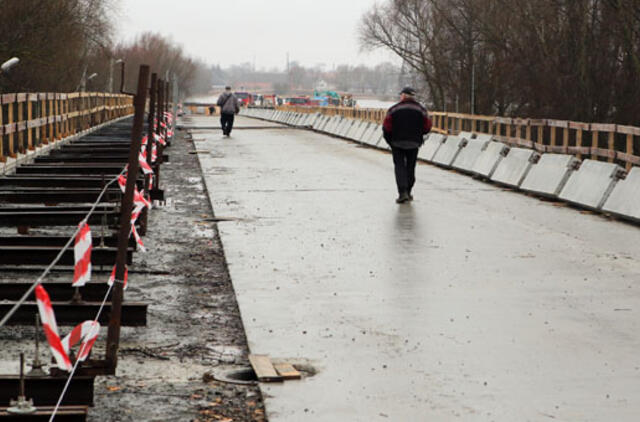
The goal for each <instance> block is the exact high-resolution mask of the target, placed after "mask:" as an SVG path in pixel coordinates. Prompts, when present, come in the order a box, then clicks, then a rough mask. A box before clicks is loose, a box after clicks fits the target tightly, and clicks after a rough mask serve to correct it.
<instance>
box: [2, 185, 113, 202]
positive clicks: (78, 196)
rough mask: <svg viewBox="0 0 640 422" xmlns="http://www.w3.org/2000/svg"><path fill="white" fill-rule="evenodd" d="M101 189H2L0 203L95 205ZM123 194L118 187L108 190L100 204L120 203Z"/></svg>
mask: <svg viewBox="0 0 640 422" xmlns="http://www.w3.org/2000/svg"><path fill="white" fill-rule="evenodd" d="M100 191H101V190H100V189H91V190H90V189H73V188H66V189H60V190H43V189H29V188H22V189H20V190H15V189H0V203H2V204H62V203H94V202H95V201H96V200H97V199H98V197H99V196H100ZM121 196H122V193H121V192H120V190H118V186H117V185H116V186H114V187H113V188H112V189H109V190H107V192H105V194H104V195H102V197H101V198H100V202H101V203H104V202H119V201H120V197H121Z"/></svg>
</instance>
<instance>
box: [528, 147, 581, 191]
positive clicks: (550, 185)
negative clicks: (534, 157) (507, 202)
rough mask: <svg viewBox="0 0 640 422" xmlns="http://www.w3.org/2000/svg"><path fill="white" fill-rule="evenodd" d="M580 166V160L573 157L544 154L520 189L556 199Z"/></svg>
mask: <svg viewBox="0 0 640 422" xmlns="http://www.w3.org/2000/svg"><path fill="white" fill-rule="evenodd" d="M579 164H580V160H578V159H577V158H576V157H574V156H573V155H566V154H542V157H540V160H539V161H538V163H537V164H536V165H535V166H533V167H531V170H530V171H529V174H527V177H526V178H525V179H524V182H522V185H521V186H520V188H521V189H522V190H524V191H527V192H532V193H535V194H537V195H542V196H547V197H550V198H556V197H558V195H559V194H560V191H562V188H563V187H564V185H565V184H566V183H567V180H569V176H570V175H571V173H572V172H573V171H574V170H575V169H577V168H578V165H579Z"/></svg>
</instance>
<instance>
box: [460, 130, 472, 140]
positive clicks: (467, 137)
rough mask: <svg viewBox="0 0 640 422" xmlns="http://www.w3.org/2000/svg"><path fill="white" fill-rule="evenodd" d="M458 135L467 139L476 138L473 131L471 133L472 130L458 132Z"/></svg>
mask: <svg viewBox="0 0 640 422" xmlns="http://www.w3.org/2000/svg"><path fill="white" fill-rule="evenodd" d="M458 136H459V137H461V138H465V139H473V138H474V136H473V133H471V132H460V133H458Z"/></svg>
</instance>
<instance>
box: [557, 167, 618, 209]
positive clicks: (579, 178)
mask: <svg viewBox="0 0 640 422" xmlns="http://www.w3.org/2000/svg"><path fill="white" fill-rule="evenodd" d="M623 175H624V170H623V168H622V167H620V166H619V165H617V164H614V163H605V162H602V161H595V160H584V161H583V162H582V164H581V165H580V168H579V169H578V170H576V171H574V172H573V173H571V176H569V180H568V181H567V183H566V184H565V185H564V188H563V189H562V191H561V192H560V195H558V197H559V198H560V199H562V200H564V201H567V202H570V203H572V204H575V205H580V206H583V207H586V208H590V209H594V210H600V209H601V208H602V206H603V205H604V203H605V202H606V201H607V199H608V198H609V195H610V194H611V191H612V190H613V188H614V186H615V185H616V182H617V181H618V179H620V178H621V177H622V176H623Z"/></svg>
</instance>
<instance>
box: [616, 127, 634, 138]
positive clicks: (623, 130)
mask: <svg viewBox="0 0 640 422" xmlns="http://www.w3.org/2000/svg"><path fill="white" fill-rule="evenodd" d="M617 129H618V133H624V134H625V135H636V136H640V127H635V126H622V125H618V126H617Z"/></svg>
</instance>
